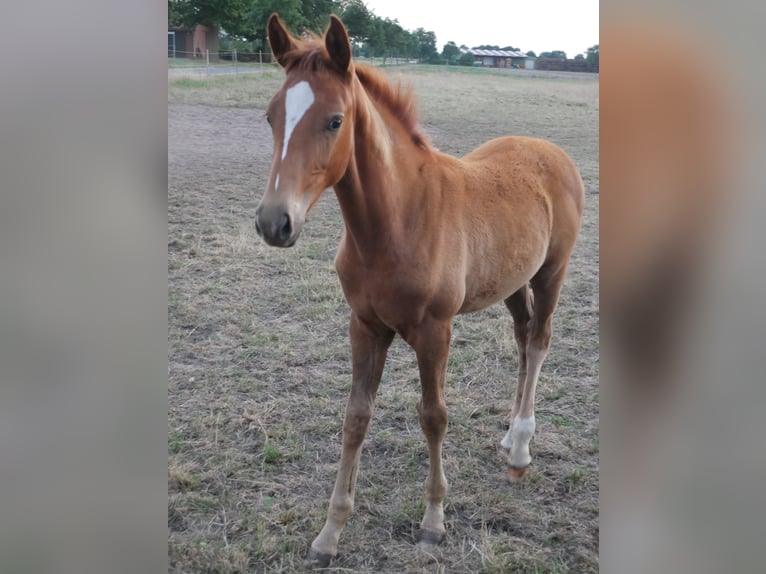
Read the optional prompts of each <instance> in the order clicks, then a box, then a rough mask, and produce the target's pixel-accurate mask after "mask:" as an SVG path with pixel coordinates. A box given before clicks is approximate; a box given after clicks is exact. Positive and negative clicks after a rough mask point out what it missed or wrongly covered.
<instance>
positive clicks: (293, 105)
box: [282, 81, 314, 160]
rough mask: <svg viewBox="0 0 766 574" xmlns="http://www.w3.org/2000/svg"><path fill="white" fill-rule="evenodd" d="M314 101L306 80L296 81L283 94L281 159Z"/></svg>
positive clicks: (283, 157)
mask: <svg viewBox="0 0 766 574" xmlns="http://www.w3.org/2000/svg"><path fill="white" fill-rule="evenodd" d="M313 103H314V92H313V91H311V86H310V85H309V83H308V82H306V81H303V82H298V83H297V84H295V85H294V86H292V87H290V88H289V89H288V90H287V94H285V139H284V141H283V142H282V159H283V160H284V159H285V156H286V155H287V146H288V145H289V144H290V137H291V136H292V135H293V130H294V129H295V126H297V125H298V122H300V121H301V118H302V117H303V116H304V115H305V113H306V112H307V111H308V109H309V108H310V107H311V104H313Z"/></svg>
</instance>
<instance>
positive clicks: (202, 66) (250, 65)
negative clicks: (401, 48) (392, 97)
mask: <svg viewBox="0 0 766 574" xmlns="http://www.w3.org/2000/svg"><path fill="white" fill-rule="evenodd" d="M355 60H358V61H363V62H366V63H368V64H371V65H373V66H401V65H405V64H411V63H413V61H412V60H410V59H408V58H394V57H387V58H382V57H378V58H355ZM270 67H272V60H271V54H270V53H269V52H240V51H238V50H231V51H221V52H211V51H209V50H206V51H205V53H202V52H201V51H199V50H198V51H197V53H196V54H195V53H193V52H182V51H180V50H172V51H171V49H170V48H168V77H169V78H173V77H188V76H192V77H197V78H200V77H201V78H205V79H207V78H209V77H210V76H223V75H238V74H253V73H258V72H262V71H263V70H264V69H269V68H270Z"/></svg>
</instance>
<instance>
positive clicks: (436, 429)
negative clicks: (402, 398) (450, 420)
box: [418, 401, 447, 438]
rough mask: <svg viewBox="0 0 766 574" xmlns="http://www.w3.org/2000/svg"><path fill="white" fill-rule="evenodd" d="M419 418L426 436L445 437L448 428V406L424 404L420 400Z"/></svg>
mask: <svg viewBox="0 0 766 574" xmlns="http://www.w3.org/2000/svg"><path fill="white" fill-rule="evenodd" d="M418 420H419V421H420V428H421V429H423V432H424V433H425V435H426V437H428V438H431V437H434V438H439V437H443V436H444V432H445V431H446V428H447V407H446V405H443V404H436V405H429V406H424V405H423V403H422V401H418Z"/></svg>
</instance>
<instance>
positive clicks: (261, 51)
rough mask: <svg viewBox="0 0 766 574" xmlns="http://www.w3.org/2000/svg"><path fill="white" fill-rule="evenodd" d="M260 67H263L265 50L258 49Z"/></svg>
mask: <svg viewBox="0 0 766 574" xmlns="http://www.w3.org/2000/svg"><path fill="white" fill-rule="evenodd" d="M258 67H259V68H263V50H258Z"/></svg>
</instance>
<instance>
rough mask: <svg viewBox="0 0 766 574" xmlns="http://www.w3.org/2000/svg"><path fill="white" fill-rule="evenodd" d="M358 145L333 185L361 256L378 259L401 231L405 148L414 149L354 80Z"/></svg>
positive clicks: (355, 141) (353, 147)
mask: <svg viewBox="0 0 766 574" xmlns="http://www.w3.org/2000/svg"><path fill="white" fill-rule="evenodd" d="M354 92H355V93H354V101H355V105H354V143H353V145H352V149H351V157H350V159H349V163H348V167H347V168H346V172H345V174H344V175H343V177H342V178H341V180H340V181H339V182H338V183H337V184H336V185H335V193H336V196H337V197H338V202H339V204H340V207H341V211H342V213H343V219H344V221H345V224H346V234H347V235H348V236H350V239H351V240H352V242H353V243H354V245H355V246H356V248H357V251H358V252H359V254H360V255H361V256H363V257H376V256H377V255H379V254H380V253H381V252H382V251H384V250H386V249H388V248H389V246H390V245H391V242H392V241H394V240H395V239H396V237H399V236H400V235H401V231H402V217H401V213H402V211H401V210H402V208H403V206H402V203H403V202H402V199H403V198H402V197H401V189H402V188H403V187H404V186H403V185H402V171H403V166H402V163H401V161H400V157H401V155H402V154H401V153H400V150H401V146H403V145H412V146H414V144H412V142H411V141H409V140H408V139H407V138H404V137H402V129H397V128H398V126H394V127H393V128H392V127H391V126H389V125H387V123H386V121H385V115H384V114H385V112H384V111H383V110H381V109H379V108H378V107H377V106H376V104H375V102H374V101H373V100H372V99H371V98H370V97H369V96H368V95H367V93H366V92H365V90H364V88H363V87H362V84H361V82H360V81H359V80H358V79H356V78H355V79H354Z"/></svg>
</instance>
